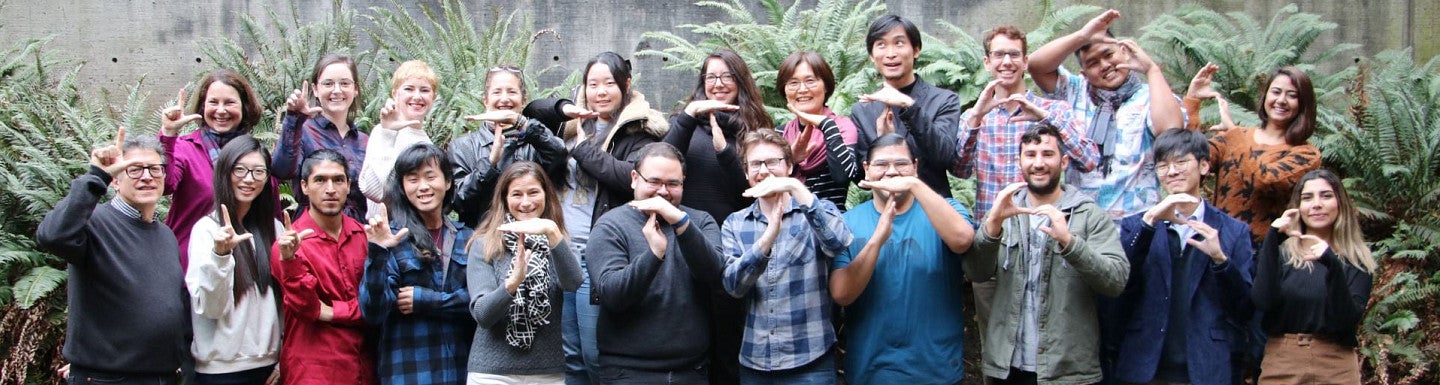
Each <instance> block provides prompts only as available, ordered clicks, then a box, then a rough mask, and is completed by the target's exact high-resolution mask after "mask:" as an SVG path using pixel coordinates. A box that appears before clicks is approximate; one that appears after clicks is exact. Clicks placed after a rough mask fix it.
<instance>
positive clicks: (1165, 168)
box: [1155, 158, 1196, 174]
mask: <svg viewBox="0 0 1440 385" xmlns="http://www.w3.org/2000/svg"><path fill="white" fill-rule="evenodd" d="M1195 163H1196V161H1195V158H1187V159H1180V160H1175V161H1164V160H1162V161H1159V162H1155V172H1157V173H1161V174H1164V173H1168V172H1171V171H1172V169H1171V168H1172V167H1173V168H1174V169H1173V170H1174V171H1185V170H1189V169H1190V166H1193V165H1195Z"/></svg>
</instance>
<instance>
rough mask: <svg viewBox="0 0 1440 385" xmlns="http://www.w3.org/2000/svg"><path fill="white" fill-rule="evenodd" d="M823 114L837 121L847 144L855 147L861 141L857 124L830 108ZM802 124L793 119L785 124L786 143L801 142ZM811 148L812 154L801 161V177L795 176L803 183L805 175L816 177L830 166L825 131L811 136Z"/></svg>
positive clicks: (783, 132) (842, 137)
mask: <svg viewBox="0 0 1440 385" xmlns="http://www.w3.org/2000/svg"><path fill="white" fill-rule="evenodd" d="M821 113H822V114H824V115H825V117H828V118H830V119H833V120H835V126H836V127H837V128H839V129H840V137H841V139H842V140H843V141H844V142H845V144H847V145H854V144H855V142H856V141H857V140H859V139H858V138H856V136H855V135H856V134H855V133H856V132H858V131H856V129H855V123H854V122H851V121H850V119H841V118H840V117H839V116H837V115H835V112H834V111H830V107H825V109H824V110H823V111H822V112H821ZM800 124H801V122H800V119H798V118H797V119H791V120H790V122H789V123H785V127H784V128H782V129H781V132H782V135H783V136H784V137H785V140H786V141H789V142H791V143H794V142H795V141H796V140H799V138H800V130H801V129H803V127H800ZM811 129H812V130H818V129H820V127H814V128H811ZM809 148H810V154H808V155H807V156H805V159H801V160H800V164H799V166H800V173H799V174H800V175H794V176H795V177H797V178H799V179H800V182H801V183H804V182H805V175H814V173H816V172H818V170H820V168H821V167H829V165H828V164H827V163H826V162H825V159H826V157H827V156H828V153H829V151H827V150H826V148H825V132H824V131H820V132H814V133H811V134H810V147H809Z"/></svg>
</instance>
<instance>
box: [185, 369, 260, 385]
mask: <svg viewBox="0 0 1440 385" xmlns="http://www.w3.org/2000/svg"><path fill="white" fill-rule="evenodd" d="M273 372H275V365H266V366H262V367H258V368H255V369H250V370H245V371H239V372H234V373H216V374H211V373H195V384H196V385H264V384H265V380H268V379H270V373H273Z"/></svg>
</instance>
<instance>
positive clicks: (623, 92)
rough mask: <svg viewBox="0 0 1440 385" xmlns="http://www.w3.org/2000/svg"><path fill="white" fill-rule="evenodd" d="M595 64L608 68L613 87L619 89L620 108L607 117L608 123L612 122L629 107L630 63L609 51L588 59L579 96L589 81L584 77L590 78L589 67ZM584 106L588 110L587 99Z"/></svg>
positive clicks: (582, 74) (581, 80)
mask: <svg viewBox="0 0 1440 385" xmlns="http://www.w3.org/2000/svg"><path fill="white" fill-rule="evenodd" d="M596 64H604V65H605V66H607V67H610V76H611V77H613V78H615V85H616V86H618V87H620V107H619V108H616V109H615V113H614V115H611V116H610V117H609V119H610V121H611V122H614V121H615V119H616V118H619V117H620V112H621V111H624V110H625V107H626V106H629V105H630V80H631V72H630V61H629V60H625V58H623V57H620V54H618V53H614V52H610V51H605V52H601V53H600V54H599V55H595V57H594V58H592V59H590V61H589V62H587V63H585V72H583V73H581V77H582V78H581V79H580V87H582V88H581V89H580V92H582V94H581V95H584V94H583V92H585V89H584V88H583V87H585V85H586V84H589V81H588V80H589V79H586V77H589V76H590V67H594V66H595V65H596ZM585 104H586V106H585V108H590V106H589V104H590V101H589V99H586V101H585Z"/></svg>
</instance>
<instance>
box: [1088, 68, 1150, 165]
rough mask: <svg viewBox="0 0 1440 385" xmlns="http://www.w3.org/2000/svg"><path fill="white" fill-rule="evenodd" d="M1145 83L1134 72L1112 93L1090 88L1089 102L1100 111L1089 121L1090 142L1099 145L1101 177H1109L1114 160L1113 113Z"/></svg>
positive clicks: (1115, 132)
mask: <svg viewBox="0 0 1440 385" xmlns="http://www.w3.org/2000/svg"><path fill="white" fill-rule="evenodd" d="M1144 84H1145V83H1144V82H1143V81H1141V80H1140V76H1139V75H1137V74H1135V72H1133V71H1132V72H1130V76H1128V77H1126V78H1125V83H1123V84H1121V85H1120V88H1117V89H1115V90H1114V91H1109V90H1102V89H1100V88H1098V87H1095V86H1093V85H1092V86H1091V87H1090V100H1091V101H1093V102H1095V106H1096V107H1097V108H1099V109H1100V111H1099V113H1097V114H1095V118H1094V119H1091V120H1090V140H1093V141H1095V143H1097V144H1099V145H1100V172H1101V173H1102V174H1103V175H1110V161H1111V160H1113V159H1114V158H1115V146H1113V145H1112V144H1114V143H1115V140H1116V136H1117V131H1118V130H1116V128H1115V111H1116V110H1118V109H1120V104H1122V103H1125V101H1126V100H1130V97H1131V96H1135V92H1136V91H1139V90H1140V86H1141V85H1144Z"/></svg>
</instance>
